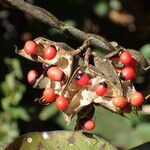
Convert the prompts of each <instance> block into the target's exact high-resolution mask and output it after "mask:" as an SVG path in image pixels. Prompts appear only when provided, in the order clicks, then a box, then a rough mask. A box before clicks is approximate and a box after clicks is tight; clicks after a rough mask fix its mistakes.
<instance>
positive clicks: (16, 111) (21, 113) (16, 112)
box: [9, 107, 30, 121]
mask: <svg viewBox="0 0 150 150" xmlns="http://www.w3.org/2000/svg"><path fill="white" fill-rule="evenodd" d="M9 112H10V113H11V115H12V118H13V119H15V120H17V119H21V120H24V121H29V120H30V116H29V115H28V113H27V111H26V109H24V108H22V107H16V108H14V107H12V108H10V109H9Z"/></svg>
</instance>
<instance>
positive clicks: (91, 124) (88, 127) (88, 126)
mask: <svg viewBox="0 0 150 150" xmlns="http://www.w3.org/2000/svg"><path fill="white" fill-rule="evenodd" d="M95 126H96V125H95V121H93V120H88V121H86V122H85V123H84V125H83V129H85V130H89V131H91V130H93V129H94V128H95Z"/></svg>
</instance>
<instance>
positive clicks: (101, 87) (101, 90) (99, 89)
mask: <svg viewBox="0 0 150 150" xmlns="http://www.w3.org/2000/svg"><path fill="white" fill-rule="evenodd" d="M94 90H95V92H96V94H97V95H98V96H103V95H104V94H105V93H106V92H107V84H106V83H105V82H101V83H99V84H97V85H96V86H95V88H94Z"/></svg>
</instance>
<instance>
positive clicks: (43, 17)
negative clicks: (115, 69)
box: [0, 0, 115, 52]
mask: <svg viewBox="0 0 150 150" xmlns="http://www.w3.org/2000/svg"><path fill="white" fill-rule="evenodd" d="M0 2H1V3H3V4H5V5H7V6H8V7H10V6H12V7H14V8H17V9H19V10H21V11H23V12H25V13H27V14H29V15H31V16H32V17H33V18H35V19H37V20H39V21H41V22H44V23H46V24H48V25H50V26H52V27H54V28H56V29H58V30H59V31H61V32H63V33H64V34H66V35H67V36H70V37H72V38H74V39H76V40H79V41H80V42H84V41H85V40H87V39H88V38H90V39H91V45H92V46H94V47H98V48H101V49H103V50H105V51H106V52H111V51H114V50H115V49H114V47H113V46H112V45H111V44H110V43H109V42H108V41H107V40H106V39H104V38H103V37H101V36H98V35H94V34H90V33H85V32H83V31H80V30H79V29H76V28H74V27H71V26H68V25H66V24H65V23H63V22H62V21H60V20H58V19H57V18H56V17H55V16H54V15H52V14H51V13H50V12H48V11H47V10H45V9H43V8H41V7H38V6H35V5H32V4H29V3H27V2H25V1H24V0H0Z"/></svg>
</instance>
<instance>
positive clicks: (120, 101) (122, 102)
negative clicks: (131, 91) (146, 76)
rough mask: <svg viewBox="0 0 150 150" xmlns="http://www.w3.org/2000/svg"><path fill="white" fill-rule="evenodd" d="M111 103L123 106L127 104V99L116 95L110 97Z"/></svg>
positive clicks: (119, 106)
mask: <svg viewBox="0 0 150 150" xmlns="http://www.w3.org/2000/svg"><path fill="white" fill-rule="evenodd" d="M112 103H113V105H114V106H116V107H118V108H123V107H125V106H126V105H127V100H126V99H125V97H123V96H116V97H114V98H113V99H112Z"/></svg>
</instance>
